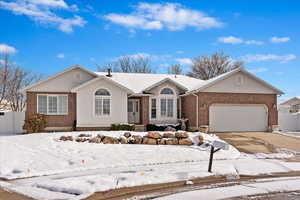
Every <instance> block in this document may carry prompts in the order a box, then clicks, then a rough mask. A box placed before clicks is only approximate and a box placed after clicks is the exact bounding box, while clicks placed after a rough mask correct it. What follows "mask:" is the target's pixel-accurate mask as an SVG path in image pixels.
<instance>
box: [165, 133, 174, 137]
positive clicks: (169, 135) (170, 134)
mask: <svg viewBox="0 0 300 200" xmlns="http://www.w3.org/2000/svg"><path fill="white" fill-rule="evenodd" d="M163 138H175V134H174V133H164V134H163Z"/></svg>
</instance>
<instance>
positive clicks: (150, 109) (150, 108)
mask: <svg viewBox="0 0 300 200" xmlns="http://www.w3.org/2000/svg"><path fill="white" fill-rule="evenodd" d="M152 99H155V100H156V117H155V118H153V117H152ZM149 100H150V103H149V105H150V107H149V111H150V112H149V114H150V119H152V120H157V119H158V98H156V97H152V98H149Z"/></svg>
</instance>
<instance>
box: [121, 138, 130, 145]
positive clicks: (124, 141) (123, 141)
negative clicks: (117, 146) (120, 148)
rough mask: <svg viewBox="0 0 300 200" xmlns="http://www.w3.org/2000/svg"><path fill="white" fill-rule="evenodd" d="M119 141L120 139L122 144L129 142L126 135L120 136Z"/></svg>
mask: <svg viewBox="0 0 300 200" xmlns="http://www.w3.org/2000/svg"><path fill="white" fill-rule="evenodd" d="M119 141H120V143H121V144H128V140H127V138H126V137H120V138H119Z"/></svg>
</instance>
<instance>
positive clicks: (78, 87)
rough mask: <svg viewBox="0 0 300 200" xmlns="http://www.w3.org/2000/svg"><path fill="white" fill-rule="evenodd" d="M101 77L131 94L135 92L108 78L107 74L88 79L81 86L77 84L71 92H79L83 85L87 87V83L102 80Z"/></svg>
mask: <svg viewBox="0 0 300 200" xmlns="http://www.w3.org/2000/svg"><path fill="white" fill-rule="evenodd" d="M101 79H104V80H106V81H108V82H110V83H112V84H114V85H115V86H117V87H119V88H121V89H123V90H125V91H127V92H128V93H130V94H132V93H134V92H133V91H132V90H130V89H129V88H127V87H125V86H124V85H121V84H120V83H118V82H116V81H114V80H112V79H110V78H108V77H107V76H105V75H99V76H98V78H94V79H92V80H89V81H87V82H85V83H83V84H81V85H79V86H76V87H74V88H72V89H71V92H77V91H78V90H79V89H80V88H83V87H85V86H87V85H90V84H92V83H94V82H97V81H98V80H101Z"/></svg>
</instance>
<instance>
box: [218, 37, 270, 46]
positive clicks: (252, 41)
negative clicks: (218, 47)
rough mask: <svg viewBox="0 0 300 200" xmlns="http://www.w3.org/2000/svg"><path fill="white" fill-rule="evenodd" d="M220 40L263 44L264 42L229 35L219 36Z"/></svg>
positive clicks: (226, 42)
mask: <svg viewBox="0 0 300 200" xmlns="http://www.w3.org/2000/svg"><path fill="white" fill-rule="evenodd" d="M218 42H222V43H225V44H249V45H250V44H254V45H262V44H264V43H263V42H261V41H257V40H243V39H242V38H238V37H234V36H228V37H219V38H218Z"/></svg>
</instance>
